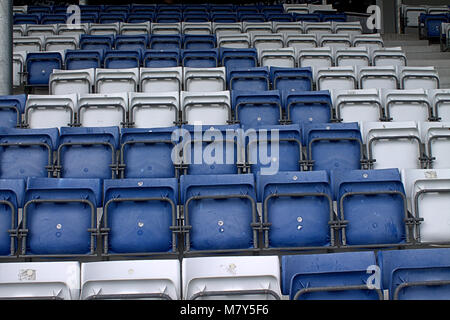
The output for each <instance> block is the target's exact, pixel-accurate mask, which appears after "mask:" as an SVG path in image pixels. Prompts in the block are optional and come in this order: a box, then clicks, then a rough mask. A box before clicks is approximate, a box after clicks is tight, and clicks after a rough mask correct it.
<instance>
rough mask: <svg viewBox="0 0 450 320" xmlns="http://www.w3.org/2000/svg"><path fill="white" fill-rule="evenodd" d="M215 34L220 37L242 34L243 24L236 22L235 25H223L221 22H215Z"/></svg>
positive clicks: (213, 26) (213, 24)
mask: <svg viewBox="0 0 450 320" xmlns="http://www.w3.org/2000/svg"><path fill="white" fill-rule="evenodd" d="M212 28H213V33H214V34H215V35H216V36H217V37H220V36H221V35H222V34H236V33H237V34H239V33H242V22H234V23H221V22H213V23H212Z"/></svg>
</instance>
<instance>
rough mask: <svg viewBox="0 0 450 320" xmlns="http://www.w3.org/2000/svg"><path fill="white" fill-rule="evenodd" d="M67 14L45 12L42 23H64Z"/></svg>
mask: <svg viewBox="0 0 450 320" xmlns="http://www.w3.org/2000/svg"><path fill="white" fill-rule="evenodd" d="M66 19H67V15H66V14H65V13H64V14H44V15H43V16H42V18H41V24H64V23H66Z"/></svg>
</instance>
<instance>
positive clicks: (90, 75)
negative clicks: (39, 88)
mask: <svg viewBox="0 0 450 320" xmlns="http://www.w3.org/2000/svg"><path fill="white" fill-rule="evenodd" d="M94 83H95V69H94V68H91V69H81V70H53V72H52V74H51V75H50V80H49V93H50V94H57V95H58V94H59V95H62V94H71V93H78V94H84V93H92V87H93V85H94Z"/></svg>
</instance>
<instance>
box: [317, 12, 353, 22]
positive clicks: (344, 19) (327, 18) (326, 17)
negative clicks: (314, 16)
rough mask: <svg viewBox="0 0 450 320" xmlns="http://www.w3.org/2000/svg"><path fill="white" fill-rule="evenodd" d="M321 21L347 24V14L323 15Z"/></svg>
mask: <svg viewBox="0 0 450 320" xmlns="http://www.w3.org/2000/svg"><path fill="white" fill-rule="evenodd" d="M320 21H322V22H328V21H335V22H347V15H346V14H345V13H321V14H320Z"/></svg>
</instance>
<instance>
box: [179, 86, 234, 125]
mask: <svg viewBox="0 0 450 320" xmlns="http://www.w3.org/2000/svg"><path fill="white" fill-rule="evenodd" d="M181 105H182V115H183V118H182V120H183V122H184V123H187V124H191V125H193V124H202V125H226V124H228V121H230V120H231V103H230V92H229V91H221V92H186V91H183V92H181Z"/></svg>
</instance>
